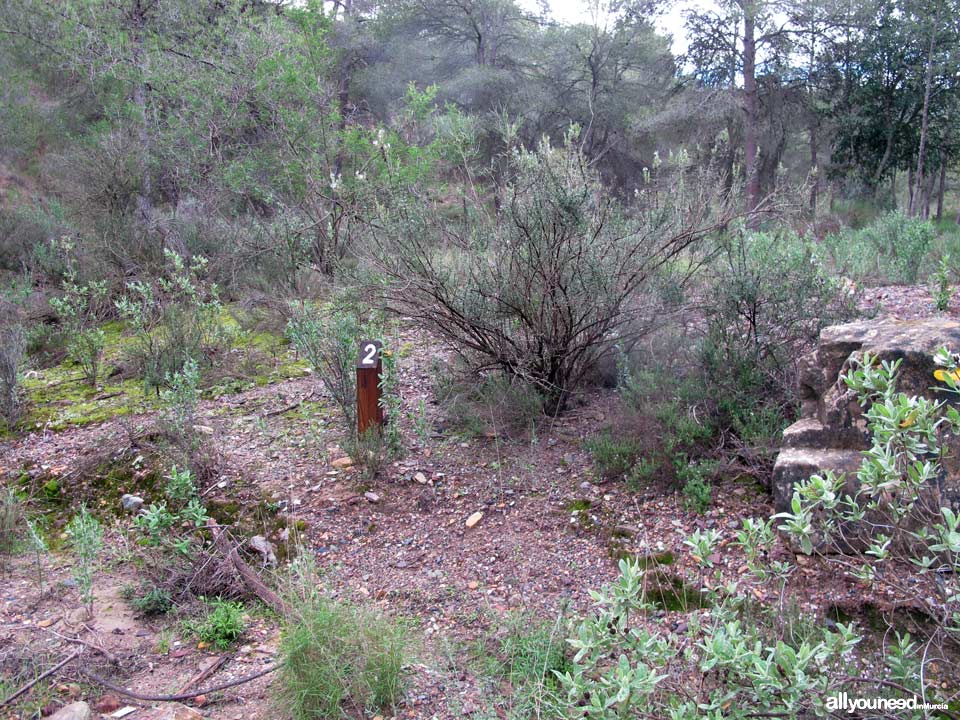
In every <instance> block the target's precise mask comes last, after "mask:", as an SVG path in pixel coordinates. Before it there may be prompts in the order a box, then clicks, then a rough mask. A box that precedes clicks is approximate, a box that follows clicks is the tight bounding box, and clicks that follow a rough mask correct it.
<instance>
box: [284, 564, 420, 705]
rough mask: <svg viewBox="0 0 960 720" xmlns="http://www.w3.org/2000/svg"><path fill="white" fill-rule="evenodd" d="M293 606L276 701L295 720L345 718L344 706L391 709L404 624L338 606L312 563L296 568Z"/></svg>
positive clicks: (397, 689) (397, 693)
mask: <svg viewBox="0 0 960 720" xmlns="http://www.w3.org/2000/svg"><path fill="white" fill-rule="evenodd" d="M291 576H292V579H291V583H290V588H289V590H288V593H287V595H288V602H289V605H290V606H291V608H292V612H291V615H290V616H289V617H288V619H287V624H286V627H285V629H284V631H283V637H282V639H281V642H280V650H279V656H280V659H281V661H282V664H281V667H280V680H279V683H277V688H278V689H277V699H278V701H279V703H280V704H281V706H282V707H283V708H284V712H285V713H288V714H290V715H292V717H293V718H294V720H314V719H315V718H340V717H343V708H344V706H347V705H348V706H351V707H358V708H369V709H371V710H379V711H381V712H385V711H389V710H390V709H391V708H393V707H394V706H395V705H396V703H397V702H398V701H399V700H400V698H401V695H402V693H403V687H404V682H403V666H404V663H405V662H406V660H407V656H408V646H409V643H408V640H407V635H406V631H405V629H404V627H403V626H402V625H400V624H398V623H395V622H393V621H392V620H390V619H389V618H387V617H385V616H384V615H381V614H380V613H378V612H376V611H373V610H367V609H365V608H362V607H357V606H355V605H351V604H349V603H344V602H334V601H332V600H329V599H327V598H325V597H324V596H323V595H322V593H321V592H320V591H319V590H318V589H317V584H316V583H317V581H316V575H315V571H314V570H313V566H312V561H311V560H307V559H300V560H298V561H297V562H296V563H295V564H294V567H293V568H292V571H291Z"/></svg>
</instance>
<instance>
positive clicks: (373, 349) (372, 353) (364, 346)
mask: <svg viewBox="0 0 960 720" xmlns="http://www.w3.org/2000/svg"><path fill="white" fill-rule="evenodd" d="M382 349H383V343H382V342H380V341H379V340H364V341H363V342H362V343H360V356H359V357H358V358H357V367H358V368H375V367H376V366H377V365H378V364H379V363H380V351H381V350H382Z"/></svg>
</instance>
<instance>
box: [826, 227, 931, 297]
mask: <svg viewBox="0 0 960 720" xmlns="http://www.w3.org/2000/svg"><path fill="white" fill-rule="evenodd" d="M934 237H935V230H934V226H933V224H932V223H930V222H929V221H927V220H921V219H918V218H911V217H907V216H906V215H903V214H902V213H900V212H898V211H893V212H890V213H887V214H886V215H881V216H880V217H878V218H877V219H876V220H874V221H873V222H872V223H871V224H870V225H867V226H866V227H864V228H861V229H860V230H846V231H843V232H840V233H837V234H834V235H828V236H827V237H826V238H825V240H824V249H825V250H826V252H827V254H828V256H829V258H830V260H831V261H832V264H833V266H834V267H835V269H836V271H837V272H839V273H841V274H843V275H846V276H847V277H851V278H854V279H856V280H860V281H863V280H871V279H872V280H879V281H885V282H895V283H907V284H911V285H912V284H915V283H916V282H917V278H918V277H919V276H920V269H921V267H922V265H923V262H924V260H925V259H926V255H927V251H928V250H929V249H930V246H931V244H932V243H933V240H934Z"/></svg>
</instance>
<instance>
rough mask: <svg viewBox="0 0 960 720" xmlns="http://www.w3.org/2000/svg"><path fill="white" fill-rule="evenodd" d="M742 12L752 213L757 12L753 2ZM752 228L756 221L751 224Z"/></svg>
mask: <svg viewBox="0 0 960 720" xmlns="http://www.w3.org/2000/svg"><path fill="white" fill-rule="evenodd" d="M741 7H742V8H743V111H744V128H743V169H744V173H745V175H746V192H747V197H746V209H747V212H748V213H749V212H752V211H754V210H755V209H756V208H757V206H758V205H759V204H760V175H759V173H758V172H757V170H758V168H757V123H758V115H759V105H760V103H759V97H758V90H757V77H756V72H757V38H756V16H755V11H756V8H755V6H754V0H742V5H741ZM750 224H751V225H752V226H755V225H756V221H755V220H752V219H751V221H750Z"/></svg>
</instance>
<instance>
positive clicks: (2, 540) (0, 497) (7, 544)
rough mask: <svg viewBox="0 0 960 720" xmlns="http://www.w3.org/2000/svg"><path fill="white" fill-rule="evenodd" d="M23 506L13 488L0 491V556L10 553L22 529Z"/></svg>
mask: <svg viewBox="0 0 960 720" xmlns="http://www.w3.org/2000/svg"><path fill="white" fill-rule="evenodd" d="M24 519H25V518H24V515H23V508H22V506H21V504H20V499H19V498H18V497H17V495H16V493H14V492H13V490H11V489H9V488H7V489H6V490H4V491H2V492H0V557H6V556H8V555H12V554H13V551H14V549H15V548H16V545H17V542H18V541H19V539H20V535H21V533H22V531H23V523H24Z"/></svg>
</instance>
